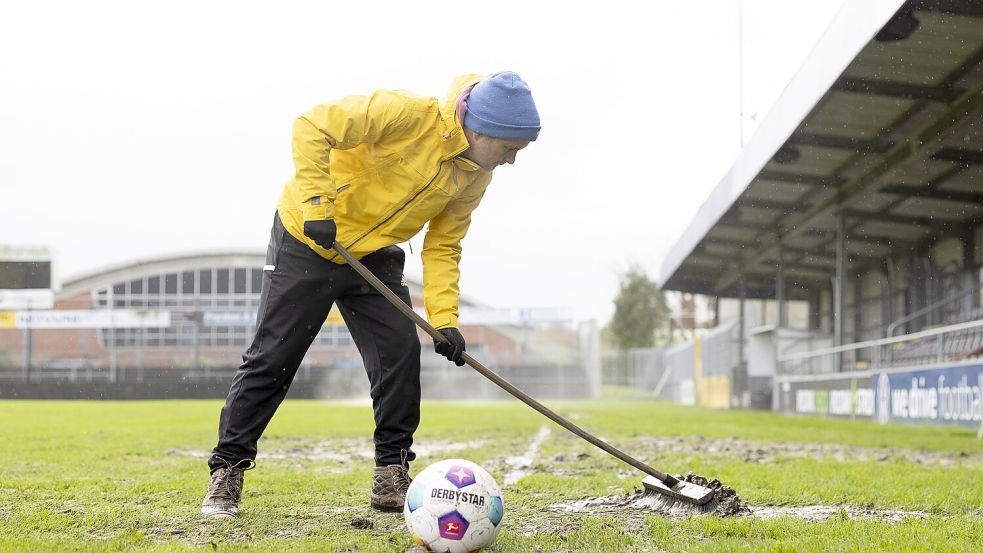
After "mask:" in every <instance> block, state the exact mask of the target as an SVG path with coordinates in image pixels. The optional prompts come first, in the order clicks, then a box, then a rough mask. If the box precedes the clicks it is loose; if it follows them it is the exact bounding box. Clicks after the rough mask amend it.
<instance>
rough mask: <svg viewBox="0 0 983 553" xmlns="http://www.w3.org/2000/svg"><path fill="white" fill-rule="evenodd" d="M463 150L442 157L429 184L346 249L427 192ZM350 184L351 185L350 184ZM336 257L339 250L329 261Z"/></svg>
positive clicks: (346, 246)
mask: <svg viewBox="0 0 983 553" xmlns="http://www.w3.org/2000/svg"><path fill="white" fill-rule="evenodd" d="M466 149H467V148H465V150H466ZM463 151H464V150H461V152H463ZM461 152H456V153H455V154H454V155H452V156H450V157H446V158H444V159H441V160H440V163H439V164H438V165H437V172H436V173H434V175H433V176H432V177H430V180H429V181H427V184H425V185H424V186H423V188H421V189H419V190H417V192H416V194H413V196H411V197H410V199H408V200H406V202H405V203H404V204H403V205H401V206H399V209H397V210H396V211H393V212H392V213H390V214H389V216H388V217H386V218H385V219H383V220H381V221H379V222H378V223H376V225H375V226H374V227H372V228H370V229H369V230H367V231H365V233H364V234H362V235H361V236H359V237H358V238H356V239H355V240H352V241H351V243H349V244H347V245H345V249H346V250H347V249H350V248H351V247H352V246H354V245H355V244H358V243H359V241H361V240H362V239H363V238H365V237H366V236H368V235H369V234H372V231H374V230H375V229H377V228H379V227H381V226H382V225H384V224H386V223H387V222H389V220H390V219H392V218H393V217H395V216H396V215H398V214H399V213H400V212H402V211H403V210H404V209H406V207H407V206H408V205H410V204H411V203H413V201H414V200H416V199H417V197H419V196H420V194H423V193H424V192H425V191H426V190H427V189H428V188H430V185H432V184H433V182H434V181H435V180H437V177H439V176H440V170H441V169H443V168H444V164H445V163H447V162H448V161H450V160H452V159H454V158H455V157H457V156H458V155H460V154H461ZM348 186H350V185H348ZM343 188H344V187H343ZM336 257H338V252H335V254H334V255H332V256H331V257H330V258H329V261H330V260H334V259H335V258H336Z"/></svg>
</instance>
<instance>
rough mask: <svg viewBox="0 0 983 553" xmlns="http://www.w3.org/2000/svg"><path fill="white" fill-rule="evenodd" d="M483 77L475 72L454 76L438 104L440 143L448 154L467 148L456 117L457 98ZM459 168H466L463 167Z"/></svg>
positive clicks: (462, 127)
mask: <svg viewBox="0 0 983 553" xmlns="http://www.w3.org/2000/svg"><path fill="white" fill-rule="evenodd" d="M483 78H484V76H482V75H478V74H477V73H471V74H468V75H461V76H460V77H457V78H455V79H454V80H453V81H452V82H451V86H450V89H448V91H447V96H446V97H445V98H444V101H443V103H441V104H440V120H441V138H442V139H443V143H442V145H443V149H444V151H445V152H446V153H448V154H450V153H453V152H462V151H464V150H466V149H467V148H468V139H467V138H466V137H465V136H464V126H463V125H462V124H461V122H460V121H458V119H457V113H456V112H457V98H458V96H460V95H461V92H462V91H463V90H464V89H465V88H467V87H469V86H472V85H474V84H475V83H477V82H478V81H480V80H482V79H483ZM465 162H466V163H469V164H471V165H473V166H474V167H473V168H474V169H478V168H479V167H478V166H477V165H474V163H471V162H470V161H467V160H465ZM461 168H462V169H465V170H467V169H468V168H465V167H461Z"/></svg>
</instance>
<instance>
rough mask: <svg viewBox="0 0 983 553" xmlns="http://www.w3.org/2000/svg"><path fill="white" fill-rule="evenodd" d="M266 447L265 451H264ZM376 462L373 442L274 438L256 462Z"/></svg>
mask: <svg viewBox="0 0 983 553" xmlns="http://www.w3.org/2000/svg"><path fill="white" fill-rule="evenodd" d="M264 445H265V447H264ZM483 445H485V441H484V440H471V441H467V442H451V441H445V440H421V441H420V442H418V443H417V444H414V446H413V451H414V452H415V453H416V454H417V456H418V457H429V456H433V455H442V454H446V453H453V452H455V451H463V450H467V449H475V448H479V447H482V446H483ZM164 453H165V454H167V455H177V456H181V457H196V458H201V459H207V458H208V457H209V456H210V455H211V452H209V451H204V450H196V449H169V450H167V451H165V452H164ZM373 458H375V453H374V448H373V445H372V440H368V439H365V440H361V439H351V440H325V441H316V440H309V439H304V438H274V439H271V440H270V443H268V444H263V443H262V442H261V443H260V451H259V453H258V454H257V455H256V461H257V462H262V461H264V460H270V459H277V460H310V461H331V462H334V463H338V464H342V465H344V464H348V463H352V462H358V463H364V461H366V460H372V459H373Z"/></svg>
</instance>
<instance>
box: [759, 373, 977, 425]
mask: <svg viewBox="0 0 983 553" xmlns="http://www.w3.org/2000/svg"><path fill="white" fill-rule="evenodd" d="M775 393H776V394H777V395H776V397H775V408H776V409H777V410H779V411H782V412H786V413H800V414H804V415H824V416H832V417H843V418H851V419H859V420H872V421H875V422H879V423H888V422H894V423H899V422H900V423H912V424H939V425H959V426H967V427H971V428H977V427H979V426H980V421H981V420H983V364H967V365H957V366H946V367H938V368H933V369H923V370H905V369H895V370H893V371H890V370H884V371H863V372H861V371H858V372H854V373H850V374H848V375H830V376H829V377H822V376H818V375H811V376H807V377H785V378H780V379H779V381H778V382H777V385H776V387H775Z"/></svg>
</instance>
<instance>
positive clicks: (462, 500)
mask: <svg viewBox="0 0 983 553" xmlns="http://www.w3.org/2000/svg"><path fill="white" fill-rule="evenodd" d="M504 516H505V504H504V503H502V491H501V490H500V489H499V488H498V484H497V483H496V482H495V479H494V478H492V477H491V475H490V474H488V473H487V472H485V469H483V468H481V467H479V466H478V465H476V464H475V463H472V462H471V461H465V460H464V459H447V460H444V461H440V462H437V463H434V464H432V465H430V466H429V467H427V468H425V469H423V471H422V472H420V474H418V475H417V476H416V478H414V479H413V482H412V483H411V484H410V488H409V490H407V492H406V503H404V504H403V517H404V518H405V519H406V527H407V528H409V530H410V532H411V533H412V534H413V538H414V539H415V540H416V541H417V542H419V543H420V544H422V545H424V546H426V548H427V549H429V550H431V551H439V552H447V553H467V552H470V551H477V550H479V549H481V548H482V547H485V546H487V545H489V544H490V543H491V542H492V541H493V540H494V539H495V535H496V534H498V528H499V526H500V525H501V523H502V517H504Z"/></svg>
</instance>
